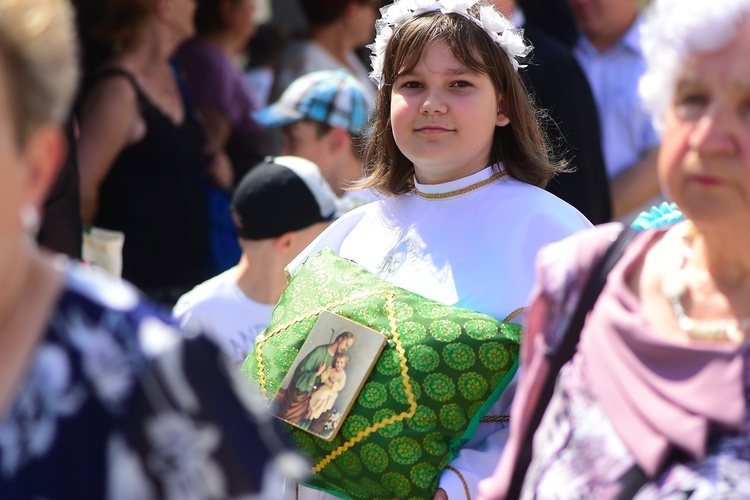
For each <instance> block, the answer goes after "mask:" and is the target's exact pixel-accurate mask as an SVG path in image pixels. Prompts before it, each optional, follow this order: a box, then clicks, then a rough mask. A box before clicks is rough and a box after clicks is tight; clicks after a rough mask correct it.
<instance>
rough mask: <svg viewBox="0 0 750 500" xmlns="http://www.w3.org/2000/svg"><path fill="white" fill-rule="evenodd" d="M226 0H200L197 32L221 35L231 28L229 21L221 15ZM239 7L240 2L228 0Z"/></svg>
mask: <svg viewBox="0 0 750 500" xmlns="http://www.w3.org/2000/svg"><path fill="white" fill-rule="evenodd" d="M223 1H225V0H198V6H197V8H196V9H195V16H194V22H195V31H196V32H198V33H200V34H202V35H207V34H213V33H221V32H222V31H224V30H225V29H227V28H228V27H229V24H227V20H226V19H224V17H223V16H222V14H221V3H222V2H223ZM228 1H229V2H230V3H231V4H232V5H237V4H239V3H240V0H228Z"/></svg>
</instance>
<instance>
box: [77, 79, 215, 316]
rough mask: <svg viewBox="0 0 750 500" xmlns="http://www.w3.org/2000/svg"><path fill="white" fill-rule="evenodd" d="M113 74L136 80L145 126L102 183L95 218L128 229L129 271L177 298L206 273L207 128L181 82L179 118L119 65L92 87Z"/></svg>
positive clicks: (144, 285)
mask: <svg viewBox="0 0 750 500" xmlns="http://www.w3.org/2000/svg"><path fill="white" fill-rule="evenodd" d="M113 75H119V76H123V77H125V78H127V79H128V81H130V83H131V84H132V85H133V88H134V89H135V91H136V94H137V95H138V107H139V110H140V113H141V116H142V117H143V120H144V121H145V123H146V127H147V128H146V135H145V137H144V138H143V139H142V140H141V141H139V142H138V143H135V144H131V145H129V146H127V147H126V148H125V149H123V150H122V152H121V153H120V155H119V156H118V157H117V159H116V160H115V162H114V164H113V165H112V168H111V169H110V171H109V173H108V174H107V176H106V178H105V179H104V181H103V182H102V185H101V187H100V192H99V211H98V213H97V216H96V220H95V223H94V224H95V225H96V226H99V227H103V228H108V229H116V230H119V231H122V232H123V233H125V244H124V247H123V270H122V275H123V278H125V279H127V280H128V281H130V282H132V283H134V284H135V285H136V286H138V287H139V288H141V289H142V290H144V291H145V292H146V293H147V294H150V295H152V297H154V298H156V299H157V300H162V301H167V302H173V301H175V300H176V299H177V297H179V295H181V294H182V293H184V292H186V291H188V290H189V289H191V288H192V287H193V286H194V285H196V284H198V283H199V282H200V281H202V279H203V278H205V276H204V269H206V263H207V261H206V259H207V249H208V242H207V238H208V229H207V218H206V207H205V200H204V194H203V191H202V182H203V180H202V175H203V174H202V169H203V166H204V165H202V159H203V150H204V145H205V141H206V139H205V135H204V132H203V128H202V126H201V124H200V123H199V122H198V120H197V117H196V116H195V114H194V113H193V112H192V108H191V107H190V103H189V101H187V96H186V95H185V94H184V91H183V87H182V86H181V85H180V90H181V92H183V95H182V99H183V103H184V107H185V119H184V120H183V122H182V123H181V124H179V125H176V124H175V123H174V122H173V121H172V120H171V119H170V118H169V117H168V116H166V115H164V113H162V112H161V110H159V109H158V108H157V107H156V106H154V105H153V103H152V102H151V101H150V100H149V99H148V97H146V95H145V94H144V93H143V92H142V91H141V89H140V87H139V86H138V83H137V82H136V80H135V78H134V76H133V75H132V74H130V73H128V72H127V71H125V70H123V69H121V68H114V67H110V68H106V69H104V70H102V71H99V72H97V73H95V74H94V75H93V76H92V80H91V82H90V83H89V85H88V88H90V87H91V83H93V82H94V81H96V80H99V79H101V78H105V77H112V76H113ZM175 78H176V79H177V78H179V77H178V75H177V73H176V72H175ZM178 83H179V80H178Z"/></svg>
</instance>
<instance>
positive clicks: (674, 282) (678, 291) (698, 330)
mask: <svg viewBox="0 0 750 500" xmlns="http://www.w3.org/2000/svg"><path fill="white" fill-rule="evenodd" d="M694 237H695V227H694V226H693V224H692V223H691V222H689V221H688V222H686V224H685V229H684V232H683V234H682V242H683V246H682V252H681V255H680V259H679V261H678V265H677V268H676V269H674V270H671V271H668V272H667V273H666V274H665V276H664V277H663V278H662V283H661V293H662V294H663V295H664V297H666V298H667V300H669V302H670V303H671V304H672V312H673V313H674V315H675V317H676V318H677V324H678V325H679V327H680V330H682V331H683V332H685V334H687V336H688V337H690V338H692V339H698V340H718V341H732V342H742V341H744V340H745V338H746V334H745V332H747V331H748V330H750V317H746V318H742V319H739V320H733V319H732V320H730V319H724V320H708V321H702V320H697V319H693V318H691V317H690V316H688V315H687V313H686V312H685V306H684V304H683V299H684V297H685V294H686V293H687V279H686V277H685V262H687V259H688V258H689V257H690V256H691V255H692V253H693V248H692V243H693V238H694Z"/></svg>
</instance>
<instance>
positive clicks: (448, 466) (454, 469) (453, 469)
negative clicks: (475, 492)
mask: <svg viewBox="0 0 750 500" xmlns="http://www.w3.org/2000/svg"><path fill="white" fill-rule="evenodd" d="M445 468H446V469H448V470H449V471H451V472H453V473H455V474H456V475H457V476H458V478H459V479H460V480H461V484H463V485H464V492H465V493H466V500H471V490H470V489H469V485H468V484H467V483H466V479H464V475H463V474H461V473H460V472H459V471H458V469H456V468H455V467H453V466H452V465H446V466H445Z"/></svg>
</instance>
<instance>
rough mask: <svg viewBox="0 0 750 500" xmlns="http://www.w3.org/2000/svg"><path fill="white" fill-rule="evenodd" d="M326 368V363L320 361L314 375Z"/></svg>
mask: <svg viewBox="0 0 750 500" xmlns="http://www.w3.org/2000/svg"><path fill="white" fill-rule="evenodd" d="M325 370H326V364H325V363H320V366H319V367H318V371H316V372H315V375H320V374H321V373H323V372H324V371H325Z"/></svg>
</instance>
